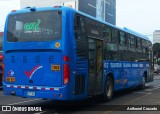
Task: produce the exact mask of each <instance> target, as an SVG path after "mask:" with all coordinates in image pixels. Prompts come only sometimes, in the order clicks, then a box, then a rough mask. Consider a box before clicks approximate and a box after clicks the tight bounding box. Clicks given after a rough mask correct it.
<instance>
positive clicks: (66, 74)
mask: <svg viewBox="0 0 160 114" xmlns="http://www.w3.org/2000/svg"><path fill="white" fill-rule="evenodd" d="M63 71H64V73H63V78H64V82H63V84H65V85H66V84H68V82H69V79H70V68H69V65H67V64H64V66H63Z"/></svg>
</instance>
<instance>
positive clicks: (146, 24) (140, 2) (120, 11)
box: [0, 0, 160, 36]
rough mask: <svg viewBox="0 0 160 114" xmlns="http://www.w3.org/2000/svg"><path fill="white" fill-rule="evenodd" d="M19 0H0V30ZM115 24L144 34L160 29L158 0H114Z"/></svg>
mask: <svg viewBox="0 0 160 114" xmlns="http://www.w3.org/2000/svg"><path fill="white" fill-rule="evenodd" d="M19 8H20V5H19V0H0V31H3V27H4V20H5V18H6V15H7V13H9V12H10V11H11V10H13V9H19ZM116 9H117V10H116V12H117V13H116V24H117V26H119V27H121V28H123V27H124V26H125V27H128V28H130V29H132V30H134V31H137V32H139V33H142V34H145V35H150V36H151V35H152V34H153V31H154V30H157V29H160V0H116Z"/></svg>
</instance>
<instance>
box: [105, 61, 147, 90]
mask: <svg viewBox="0 0 160 114" xmlns="http://www.w3.org/2000/svg"><path fill="white" fill-rule="evenodd" d="M145 72H147V78H149V64H148V63H147V62H125V61H108V60H105V61H104V77H106V76H108V74H109V73H112V74H113V75H114V91H117V90H121V89H126V88H131V87H136V86H139V85H141V84H142V77H143V76H144V73H145Z"/></svg>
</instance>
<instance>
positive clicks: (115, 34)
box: [112, 29, 119, 43]
mask: <svg viewBox="0 0 160 114" xmlns="http://www.w3.org/2000/svg"><path fill="white" fill-rule="evenodd" d="M118 40H119V39H118V30H116V29H112V42H113V43H118Z"/></svg>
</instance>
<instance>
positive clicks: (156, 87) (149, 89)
mask: <svg viewBox="0 0 160 114" xmlns="http://www.w3.org/2000/svg"><path fill="white" fill-rule="evenodd" d="M159 88H160V87H156V88H153V89H145V91H153V90H156V89H159Z"/></svg>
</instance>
